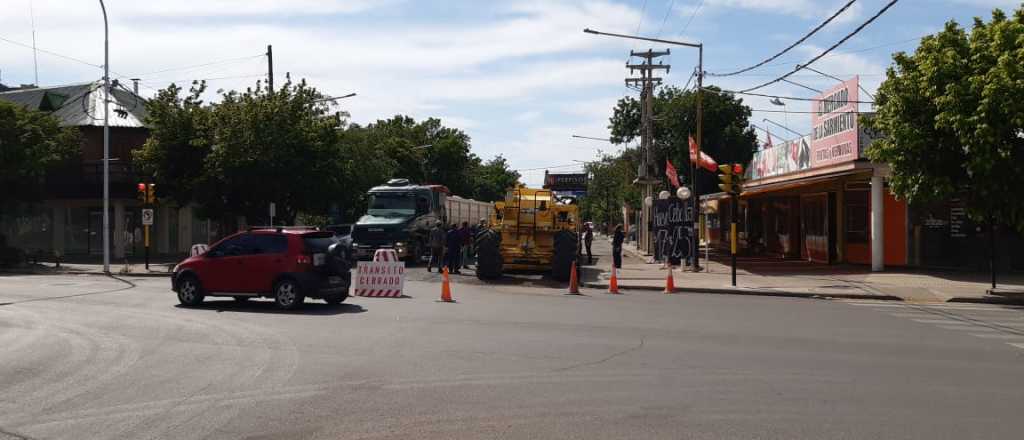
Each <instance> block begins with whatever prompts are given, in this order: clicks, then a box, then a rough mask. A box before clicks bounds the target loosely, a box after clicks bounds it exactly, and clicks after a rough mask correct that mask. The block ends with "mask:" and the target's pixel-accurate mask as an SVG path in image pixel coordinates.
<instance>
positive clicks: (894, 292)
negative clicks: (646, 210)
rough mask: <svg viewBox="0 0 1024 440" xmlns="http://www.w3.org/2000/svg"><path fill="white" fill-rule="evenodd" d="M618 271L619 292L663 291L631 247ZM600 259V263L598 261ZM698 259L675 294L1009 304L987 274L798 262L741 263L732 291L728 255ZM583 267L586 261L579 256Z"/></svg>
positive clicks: (653, 268)
mask: <svg viewBox="0 0 1024 440" xmlns="http://www.w3.org/2000/svg"><path fill="white" fill-rule="evenodd" d="M593 251H594V253H595V255H598V256H600V257H599V260H598V261H597V262H595V263H596V264H595V265H592V266H587V265H583V266H582V270H583V271H584V272H587V275H588V276H587V278H589V279H592V280H596V281H594V282H590V283H588V284H587V286H588V287H591V288H599V289H607V288H608V281H609V279H610V277H611V260H612V259H611V241H610V240H609V239H608V238H607V237H606V236H598V237H595V240H594V245H593ZM623 251H624V252H623V266H622V269H620V270H619V271H618V272H617V277H618V284H619V288H620V289H624V290H631V289H632V290H656V291H663V290H664V288H665V279H666V277H667V275H668V272H667V269H664V268H663V267H662V265H661V264H652V263H648V262H647V261H648V260H649V257H644V256H642V255H640V253H639V252H637V250H636V248H635V246H632V245H629V244H627V245H625V246H624V248H623ZM601 257H603V258H601ZM703 257H704V255H703V254H702V255H701V261H700V264H701V266H702V271H701V272H697V273H694V272H692V269H691V268H689V267H685V268H677V269H675V270H674V271H673V278H674V281H675V286H676V290H677V291H679V292H700V293H723V294H745V295H773V296H796V297H832V298H848V299H879V300H899V301H908V302H921V303H929V302H994V303H1005V302H1010V301H1012V300H1013V299H1019V297H1016V298H1013V297H1014V296H1013V295H1011V298H1007V297H1003V296H994V295H989V294H988V289H989V288H990V287H991V285H990V284H989V279H988V274H979V273H972V272H939V271H916V270H907V269H902V268H901V269H892V270H887V271H885V272H877V273H876V272H871V271H870V269H869V268H866V267H860V266H853V265H822V264H811V263H808V262H804V261H783V260H778V259H771V258H763V259H757V258H743V259H740V260H739V262H738V264H737V271H736V275H737V283H736V284H737V285H736V287H733V286H732V283H731V268H730V266H729V265H728V263H729V259H728V255H716V253H715V252H712V253H711V261H710V262H706V261H705V260H704V258H703ZM584 263H586V257H585V256H584ZM999 288H1000V290H1002V291H1009V292H1024V275H1022V274H1000V278H999Z"/></svg>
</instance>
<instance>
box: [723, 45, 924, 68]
mask: <svg viewBox="0 0 1024 440" xmlns="http://www.w3.org/2000/svg"><path fill="white" fill-rule="evenodd" d="M927 36H930V35H922V36H920V37H914V38H907V39H905V40H899V41H893V42H889V43H882V44H879V45H876V46H868V47H863V48H860V49H851V50H847V51H843V52H836V53H832V54H829V55H828V56H825V57H822V59H825V58H833V57H840V56H843V55H853V54H857V53H863V52H869V51H872V50H876V49H883V48H886V47H891V46H898V45H901V44H904V43H909V42H911V41H921V39H923V38H925V37H927ZM793 61H795V60H792V59H791V60H786V61H779V62H777V63H771V64H765V65H764V66H762V67H775V66H784V65H789V64H792V63H793ZM709 75H710V74H709ZM775 75H777V74H776V73H764V74H760V73H749V74H745V75H738V76H775ZM858 75H860V76H868V75H884V74H864V73H861V74H858Z"/></svg>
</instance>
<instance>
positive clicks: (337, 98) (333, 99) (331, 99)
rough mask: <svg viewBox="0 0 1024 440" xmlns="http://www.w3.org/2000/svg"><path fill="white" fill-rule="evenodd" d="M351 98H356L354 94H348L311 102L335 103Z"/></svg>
mask: <svg viewBox="0 0 1024 440" xmlns="http://www.w3.org/2000/svg"><path fill="white" fill-rule="evenodd" d="M353 96H356V94H355V93H349V94H347V95H343V96H333V97H331V96H328V97H326V98H320V99H314V100H313V102H325V101H337V100H339V99H345V98H351V97H353Z"/></svg>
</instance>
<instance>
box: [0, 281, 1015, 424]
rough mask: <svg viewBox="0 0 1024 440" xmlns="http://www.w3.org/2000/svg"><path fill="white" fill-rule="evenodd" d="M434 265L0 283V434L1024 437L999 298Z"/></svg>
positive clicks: (1009, 330) (1011, 322) (1010, 338)
mask: <svg viewBox="0 0 1024 440" xmlns="http://www.w3.org/2000/svg"><path fill="white" fill-rule="evenodd" d="M433 277H435V276H433V275H432V276H425V275H423V274H414V276H413V277H412V279H413V280H414V281H410V282H409V283H408V284H407V286H406V287H407V291H408V294H409V295H410V296H411V298H404V299H369V298H350V300H349V301H348V302H347V303H346V304H344V305H342V306H340V307H330V306H327V305H325V304H323V303H313V304H310V305H309V306H308V307H307V308H306V309H304V310H302V311H299V312H294V313H283V312H278V311H276V310H275V308H274V307H273V304H272V303H270V302H268V301H263V302H255V303H251V304H239V303H235V302H233V301H232V300H224V299H215V300H211V301H209V302H208V304H207V305H206V306H204V307H202V308H197V309H187V308H181V307H179V306H177V301H176V299H175V297H174V295H173V293H172V292H170V290H169V288H168V282H167V280H166V279H129V281H130V282H131V283H134V284H135V286H134V287H133V286H131V285H129V284H127V283H124V282H122V281H118V280H113V279H109V278H104V277H99V276H4V277H0V303H2V304H3V305H0V439H6V438H15V439H17V438H33V439H51V438H53V439H103V438H125V439H158V438H174V439H192V438H226V439H279V438H303V439H305V438H310V439H337V438H346V439H354V438H355V439H358V438H395V439H407V438H417V439H447V438H510V439H512V438H517V439H518V438H522V439H528V438H529V439H532V438H559V439H602V438H628V439H641V438H666V439H721V438H730V439H801V438H804V439H825V438H827V439H890V438H891V439H911V438H920V439H966V438H972V439H973V438H993V439H1009V438H1020V437H1021V436H1022V433H1024V419H1022V418H1021V417H1020V416H1019V415H1020V413H1021V410H1022V408H1024V387H1022V386H1021V384H1024V310H1021V309H1016V308H1004V307H999V306H991V305H984V306H982V305H963V306H913V305H902V304H894V303H852V302H839V301H825V300H805V299H786V298H762V297H736V296H723V295H699V294H687V295H682V294H680V295H662V294H657V293H650V292H627V293H626V294H625V295H621V296H614V295H608V294H604V293H601V292H593V291H590V292H588V291H585V292H584V293H586V294H587V295H586V296H566V295H563V294H562V293H563V290H562V289H554V288H548V287H545V282H544V281H543V280H539V281H536V282H534V281H533V280H527V281H524V282H522V283H504V284H501V285H496V286H494V285H482V284H479V283H477V282H470V281H469V279H468V278H461V277H455V279H456V284H455V286H454V288H453V290H454V296H455V299H456V300H457V301H458V303H455V304H447V303H439V302H436V301H435V300H436V298H437V297H438V294H439V286H438V285H437V284H436V283H435V282H434V281H433ZM415 280H421V281H415ZM1014 344H1019V345H1014Z"/></svg>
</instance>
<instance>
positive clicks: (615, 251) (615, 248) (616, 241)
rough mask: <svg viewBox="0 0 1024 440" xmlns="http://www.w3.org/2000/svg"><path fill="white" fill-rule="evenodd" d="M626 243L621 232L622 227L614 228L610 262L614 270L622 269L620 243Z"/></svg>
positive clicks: (624, 235) (624, 236)
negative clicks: (613, 265)
mask: <svg viewBox="0 0 1024 440" xmlns="http://www.w3.org/2000/svg"><path fill="white" fill-rule="evenodd" d="M623 241H626V234H624V233H623V232H622V225H616V226H615V235H614V236H613V237H612V262H613V263H614V264H615V268H616V269H622V242H623Z"/></svg>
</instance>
